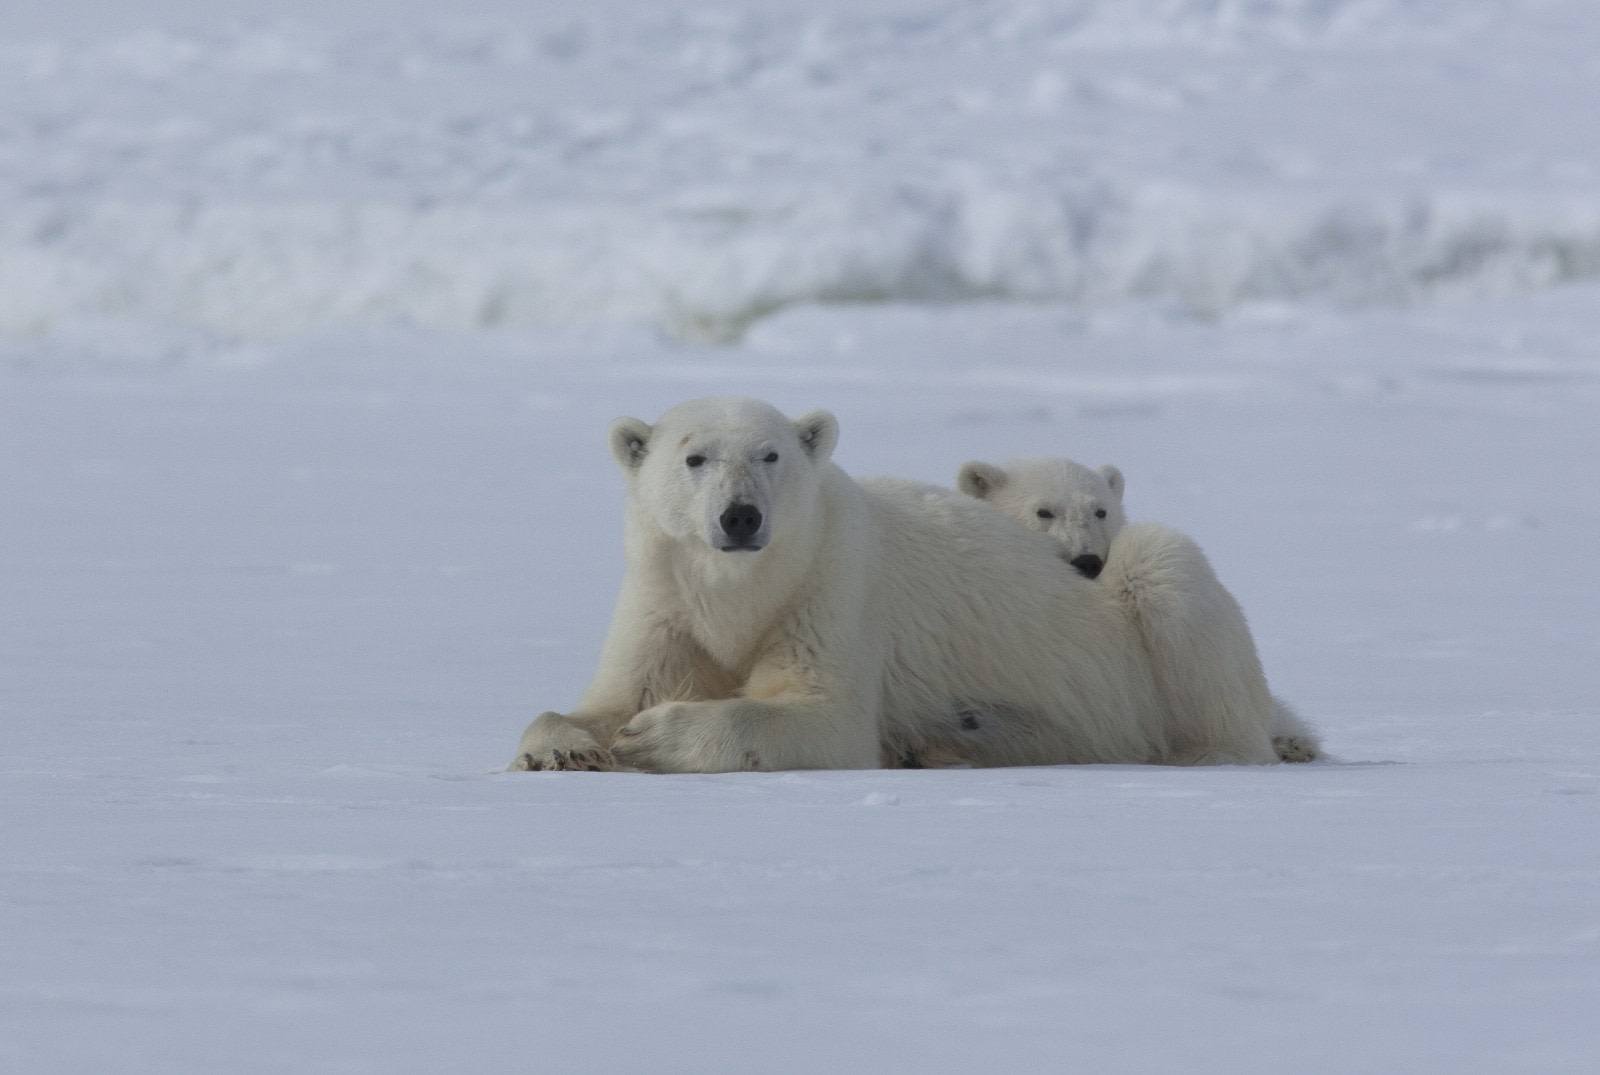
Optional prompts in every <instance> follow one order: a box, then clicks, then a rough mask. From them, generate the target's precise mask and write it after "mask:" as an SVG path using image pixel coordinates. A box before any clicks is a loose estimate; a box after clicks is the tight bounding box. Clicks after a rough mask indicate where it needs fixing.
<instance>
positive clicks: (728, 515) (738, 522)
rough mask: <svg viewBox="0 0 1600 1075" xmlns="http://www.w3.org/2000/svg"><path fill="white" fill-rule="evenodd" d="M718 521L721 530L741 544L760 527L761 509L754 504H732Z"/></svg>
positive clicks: (751, 536)
mask: <svg viewBox="0 0 1600 1075" xmlns="http://www.w3.org/2000/svg"><path fill="white" fill-rule="evenodd" d="M719 521H720V522H721V523H722V532H723V533H724V534H727V535H728V536H729V537H730V538H732V539H733V540H734V541H737V542H739V543H740V544H741V545H742V544H744V543H745V542H747V541H749V540H750V539H751V538H753V537H755V536H756V531H757V530H760V529H761V510H760V509H759V508H757V507H756V506H755V505H754V504H733V505H730V506H729V508H728V510H727V511H725V512H723V513H722V518H721V519H720V520H719Z"/></svg>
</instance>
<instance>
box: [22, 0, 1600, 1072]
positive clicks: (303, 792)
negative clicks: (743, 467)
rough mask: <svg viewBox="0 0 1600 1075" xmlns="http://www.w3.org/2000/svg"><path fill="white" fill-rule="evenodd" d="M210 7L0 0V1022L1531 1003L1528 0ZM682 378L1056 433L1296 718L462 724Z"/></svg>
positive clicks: (1322, 1019) (1590, 146)
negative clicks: (948, 758) (635, 442)
mask: <svg viewBox="0 0 1600 1075" xmlns="http://www.w3.org/2000/svg"><path fill="white" fill-rule="evenodd" d="M241 10H242V11H245V12H246V14H244V15H237V16H229V17H237V18H239V19H240V21H238V22H224V21H222V20H223V16H221V15H219V14H215V13H212V12H211V11H210V10H209V8H208V7H206V6H204V5H200V4H199V3H194V4H193V5H190V4H188V3H180V2H178V0H173V2H171V3H168V4H163V5H162V6H161V7H159V8H155V9H143V10H139V9H133V10H124V9H123V8H122V7H119V6H115V5H110V6H106V7H104V8H102V7H99V6H96V5H67V6H65V7H63V6H62V5H59V4H58V5H52V6H50V7H49V8H48V9H47V8H45V7H40V8H39V9H37V10H34V9H29V8H26V7H24V8H23V11H22V14H21V15H18V16H15V18H14V19H13V17H12V16H11V15H9V14H8V20H9V21H8V23H7V27H6V29H5V30H4V31H0V32H3V33H5V34H7V35H9V36H7V37H4V38H0V49H3V50H4V51H5V53H6V61H7V62H5V63H3V64H0V102H3V103H4V105H5V107H4V108H0V117H3V118H0V189H3V190H4V195H3V196H4V198H5V201H6V204H7V205H8V207H9V209H10V210H11V211H8V213H7V214H6V215H5V216H4V218H3V220H0V281H3V283H4V286H3V287H0V328H3V329H4V330H5V334H4V335H3V336H0V609H3V610H4V614H3V615H0V721H3V728H4V736H3V737H0V967H3V968H4V969H3V972H0V1068H4V1069H6V1070H17V1071H49V1072H76V1071H82V1072H99V1071H107V1070H117V1071H176V1070H197V1071H198V1070H217V1071H296V1072H301V1071H309V1072H316V1071H328V1072H348V1071H382V1072H389V1071H419V1072H420V1071H438V1070H486V1069H502V1070H516V1069H519V1068H529V1069H538V1070H543V1071H645V1070H649V1071H669V1072H670V1071H682V1072H704V1071H746V1070H760V1071H772V1072H790V1071H793V1072H802V1071H817V1070H850V1071H874V1072H898V1071H905V1072H918V1073H933V1072H961V1071H972V1070H977V1069H980V1068H981V1069H984V1070H997V1071H1040V1072H1044V1071H1063V1070H1080V1071H1215V1072H1230V1073H1231V1072H1250V1071H1281V1070H1285V1069H1290V1070H1297V1071H1375V1070H1417V1071H1440V1072H1467V1071H1481V1072H1503V1071H1573V1072H1577V1071H1588V1070H1590V1069H1591V1067H1592V1064H1593V1060H1594V1057H1595V1056H1596V1055H1597V1053H1600V1027H1597V1026H1596V1023H1595V1020H1594V1018H1593V1013H1594V1012H1595V1011H1596V1010H1597V1008H1600V725H1597V719H1596V718H1597V716H1600V671H1597V668H1600V568H1597V567H1596V566H1595V556H1594V551H1593V550H1594V547H1595V538H1594V535H1595V534H1596V533H1597V532H1600V476H1597V471H1600V434H1597V432H1596V428H1595V425H1596V416H1597V415H1600V348H1597V345H1596V343H1595V341H1596V340H1597V339H1600V283H1596V282H1585V281H1584V280H1583V279H1582V278H1583V277H1585V276H1592V275H1594V272H1593V269H1592V267H1590V268H1585V266H1588V265H1591V262H1589V261H1586V260H1585V259H1586V258H1592V256H1593V254H1592V251H1593V249H1594V246H1593V233H1592V230H1591V231H1585V228H1589V227H1591V225H1590V224H1587V223H1585V221H1591V222H1592V220H1593V219H1594V213H1595V209H1596V206H1597V205H1600V193H1597V187H1596V183H1595V177H1596V175H1597V174H1600V171H1597V167H1600V148H1597V146H1596V139H1595V136H1594V127H1593V120H1592V108H1590V107H1589V106H1590V105H1591V104H1592V102H1593V100H1595V99H1596V97H1595V90H1596V87H1597V85H1600V74H1597V68H1596V65H1595V61H1594V59H1593V57H1592V56H1591V55H1589V54H1588V53H1589V51H1590V50H1589V43H1590V42H1592V41H1593V40H1595V39H1596V30H1597V28H1600V27H1597V16H1596V15H1595V14H1594V12H1593V11H1592V10H1591V9H1590V7H1589V6H1588V5H1585V4H1579V3H1544V4H1540V3H1527V4H1506V5H1492V4H1484V5H1458V4H1442V3H1441V4H1428V3H1420V2H1418V3H1394V4H1379V3H1361V2H1349V3H1338V2H1321V3H1310V2H1306V3H1294V2H1290V0H1281V2H1276V3H1274V2H1257V3H1228V2H1219V3H1200V2H1184V0H1167V2H1155V0H1151V2H1149V3H1124V4H1116V3H1112V2H1110V0H1106V2H1105V3H1087V2H1083V3H1064V4H1057V5H1046V4H1025V3H1011V4H965V5H960V6H954V5H952V6H948V7H925V8H914V7H912V6H911V5H895V4H868V5H861V4H855V5H851V6H849V7H846V6H845V5H843V4H840V5H838V6H836V7H834V6H830V5H828V4H810V5H806V6H805V9H804V10H802V9H801V8H800V6H798V5H794V6H787V7H786V6H782V5H779V6H765V5H764V6H761V7H757V6H755V5H754V4H751V5H749V6H747V7H731V6H713V7H710V8H706V9H700V10H697V11H694V12H689V11H686V10H684V9H673V10H672V11H670V12H666V13H663V11H664V10H665V9H663V8H661V7H659V6H657V7H639V8H630V7H625V6H621V5H603V6H599V7H594V6H591V7H590V8H589V10H590V11H591V14H586V15H569V14H562V15H560V16H556V15H549V14H547V15H540V14H532V15H528V14H520V13H517V12H516V11H515V10H514V8H513V6H512V5H509V4H507V5H505V6H503V7H496V6H493V5H481V6H476V7H469V8H468V9H467V10H464V11H463V10H461V9H460V6H459V5H458V6H457V9H456V10H452V11H451V12H449V13H448V14H445V13H433V12H430V11H428V10H426V9H424V8H423V7H421V6H420V5H419V6H416V7H415V8H413V7H411V6H409V5H405V4H399V5H397V4H391V5H387V6H386V7H385V8H383V11H385V12H387V13H389V17H390V18H391V19H392V20H393V21H390V22H387V23H384V22H379V21H377V18H376V16H374V15H373V14H372V12H371V11H367V10H365V9H361V8H359V7H356V8H349V9H340V10H338V11H328V12H323V11H318V10H316V9H314V8H311V7H309V6H308V7H307V8H306V9H305V10H304V11H303V12H301V13H300V17H299V18H298V19H295V20H289V21H281V20H279V18H278V16H277V14H276V13H275V10H274V11H273V12H268V11H265V10H263V11H258V12H255V13H253V14H252V13H250V12H249V11H248V9H247V8H246V9H240V8H237V7H232V8H230V11H235V12H236V11H241ZM396 12H398V13H399V14H398V15H396V14H395V13H396ZM74 13H79V14H83V15H84V17H83V18H82V19H81V20H80V21H77V22H74V21H72V19H71V18H70V16H71V15H73V14H74ZM91 15H92V16H93V18H90V16H91ZM269 15H270V16H271V17H270V18H269V17H268V16H269ZM1051 72H1054V75H1053V76H1052V75H1051V74H1050V73H1051ZM1024 105H1025V106H1026V107H1023V106H1024ZM474 117H475V120H474V121H473V122H467V120H473V119H474ZM521 123H527V124H529V126H527V127H526V128H524V127H519V126H518V125H519V124H521ZM586 124H587V126H586ZM519 130H522V131H524V132H525V133H524V134H521V135H519V134H518V133H517V132H518V131H519ZM1152 192H1154V193H1152ZM875 199H876V200H875ZM941 199H944V200H943V201H941ZM1038 206H1045V207H1047V209H1048V207H1052V206H1053V207H1055V208H1054V209H1048V211H1045V210H1039V212H1037V213H1036V212H1035V209H1036V208H1037V207H1038ZM1396 206H1399V207H1401V208H1400V209H1398V210H1396V209H1394V207H1396ZM1442 206H1455V207H1463V206H1465V207H1472V208H1471V211H1470V212H1466V211H1465V210H1463V212H1462V214H1461V215H1452V214H1454V213H1455V210H1454V209H1451V210H1449V211H1445V210H1443V209H1441V208H1440V207H1442ZM686 207H687V208H686ZM708 207H709V208H708ZM1152 207H1154V208H1152ZM1407 207H1409V208H1407ZM1418 207H1421V209H1420V210H1418ZM1057 210H1059V212H1060V213H1061V214H1062V215H1060V216H1059V217H1056V216H1051V215H1050V214H1051V213H1053V212H1056V211H1057ZM1414 210H1417V211H1419V212H1420V213H1421V215H1420V216H1418V215H1415V214H1414V212H1413V211H1414ZM1391 212H1394V213H1397V214H1398V215H1394V216H1386V215H1385V214H1386V213H1391ZM697 213H699V214H702V215H698V216H697V215H696V214H697ZM675 214H677V215H675ZM719 214H720V215H719ZM1141 214H1146V215H1141ZM1149 214H1154V215H1149ZM1163 214H1165V215H1163ZM1474 214H1477V215H1474ZM1330 220H1332V221H1355V222H1357V223H1360V222H1363V221H1364V222H1366V223H1364V224H1361V226H1358V227H1352V228H1350V229H1347V230H1340V228H1338V227H1333V228H1332V229H1331V230H1330V228H1329V226H1328V223H1327V222H1328V221H1330ZM1385 221H1389V222H1390V223H1391V224H1393V223H1394V222H1399V223H1398V224H1395V226H1394V228H1393V229H1391V230H1388V231H1386V230H1385V228H1388V227H1389V225H1388V224H1384V223H1383V222H1385ZM1419 221H1420V223H1419ZM1463 221H1466V222H1467V223H1462V222H1463ZM1474 221H1476V223H1473V222H1474ZM1074 222H1075V223H1074ZM1373 222H1377V223H1376V224H1374V223H1373ZM1369 225H1370V226H1369ZM1380 225H1381V226H1380ZM1051 228H1057V230H1055V231H1052V230H1051ZM1075 229H1076V230H1075ZM1541 229H1542V230H1541ZM1068 236H1075V237H1076V238H1072V239H1070V240H1069V238H1067V237H1068ZM1308 236H1312V237H1315V238H1314V239H1307V238H1306V237H1308ZM1540 236H1543V238H1540ZM1473 237H1476V238H1473ZM1469 240H1470V241H1469ZM1030 244H1033V245H1031V246H1030ZM1586 244H1587V245H1586ZM1296 251H1298V252H1299V254H1296V253H1295V252H1296ZM1450 251H1454V252H1455V253H1449V252H1450ZM1530 251H1532V252H1536V253H1533V254H1530V253H1529V252H1530ZM1585 251H1589V253H1585ZM1447 255H1448V256H1447ZM1297 257H1298V258H1300V260H1296V258H1297ZM975 266H976V268H974V267H975ZM1285 266H1288V267H1290V268H1294V267H1295V266H1298V268H1295V270H1294V271H1293V272H1288V271H1287V270H1284V267H1285ZM1418 266H1424V268H1423V269H1419V268H1418ZM1427 266H1432V268H1427ZM1157 267H1158V268H1157ZM1280 270H1284V271H1280ZM1030 273H1035V274H1036V275H1029V274H1030ZM919 274H922V275H919ZM1569 278H1570V279H1569ZM1562 280H1566V281H1567V282H1566V283H1565V284H1564V286H1558V287H1553V288H1546V287H1545V285H1547V284H1553V283H1559V282H1560V281H1562ZM997 281H1000V283H997ZM1018 281H1023V282H1024V283H1026V282H1028V281H1032V283H1026V286H1024V283H1018ZM1041 281H1042V282H1041ZM674 289H676V290H674ZM1030 289H1031V290H1030ZM493 296H499V297H500V298H499V299H496V300H495V301H490V299H491V297H493ZM684 296H689V297H690V298H689V299H685V298H684ZM975 296H988V297H989V298H990V299H991V300H998V299H1010V300H1017V299H1024V298H1026V299H1030V300H1041V301H1034V302H1031V303H1024V302H1019V301H962V302H948V303H944V304H940V305H920V306H919V305H910V304H908V303H905V302H898V303H883V304H878V305H852V306H838V305H816V304H813V303H810V302H808V301H805V300H814V299H827V298H829V297H835V298H869V297H872V298H884V299H893V298H898V299H917V298H925V299H926V298H937V299H969V298H973V297H975ZM1042 300H1049V301H1042ZM1423 300H1426V301H1423ZM674 303H676V305H674ZM495 311H498V312H495ZM1195 311H1200V312H1202V313H1204V314H1206V316H1205V317H1204V318H1197V317H1196V316H1195ZM756 314H761V315H762V316H759V317H757V316H755V315H756ZM491 326H492V327H491ZM663 327H665V328H666V329H667V330H668V332H667V333H666V334H663V333H662V332H661V329H662V328H663ZM735 330H737V331H735ZM697 335H699V336H706V335H709V336H716V337H722V338H732V337H734V336H738V337H739V339H738V342H737V343H736V344H734V345H732V346H726V347H707V346H702V345H698V344H693V343H687V342H683V340H684V338H685V337H694V336H697ZM674 339H676V340H677V341H678V342H671V341H672V340H674ZM712 392H738V393H750V394H756V395H760V396H763V397H765V398H768V399H771V400H773V401H774V402H775V403H777V404H779V405H780V406H782V407H785V408H787V409H789V410H791V411H798V410H800V409H804V408H809V407H813V406H827V407H830V408H832V409H833V410H834V411H835V412H836V413H837V414H838V415H839V416H840V418H841V421H842V426H843V438H842V441H841V445H840V448H839V453H838V458H839V460H840V462H841V463H842V464H843V465H844V466H845V467H846V468H847V469H849V470H851V471H852V472H855V473H859V474H867V473H895V474H901V475H906V476H911V477H918V478H925V479H929V480H935V481H947V480H949V478H950V477H951V476H953V474H954V472H955V469H956V467H957V466H958V465H959V464H960V463H961V462H962V461H964V460H966V459H968V458H973V457H988V458H1002V457H1006V456H1013V455H1024V454H1035V453H1043V452H1061V453H1068V454H1072V455H1074V456H1077V457H1079V458H1082V459H1085V460H1086V461H1089V462H1102V461H1114V462H1116V463H1117V464H1119V465H1120V466H1122V467H1123V469H1124V470H1125V471H1126V472H1127V474H1128V475H1129V490H1128V501H1129V506H1130V513H1131V515H1132V516H1133V517H1135V518H1150V519H1160V520H1163V521H1166V522H1170V523H1173V524H1175V525H1178V526H1181V527H1183V528H1184V529H1186V530H1188V531H1190V532H1191V533H1193V534H1194V535H1195V536H1196V537H1197V538H1198V539H1199V540H1200V542H1201V543H1202V544H1203V545H1204V546H1205V547H1206V549H1207V550H1208V552H1209V553H1210V554H1211V557H1212V559H1213V562H1214V563H1215V564H1216V566H1217V568H1218V571H1219V573H1220V574H1221V576H1222V578H1223V579H1224V580H1225V581H1226V582H1227V583H1228V584H1229V585H1230V586H1231V587H1232V589H1233V590H1234V592H1235V593H1236V594H1237V595H1238V597H1239V598H1240V600H1241V602H1242V604H1243V605H1244V607H1245V608H1246V610H1247V611H1248V613H1249V614H1250V617H1251V622H1252V625H1253V627H1254V629H1255V632H1256V636H1257V640H1258V642H1259V643H1260V646H1261V649H1262V653H1263V657H1264V659H1265V662H1266V665H1267V668H1268V671H1269V673H1270V675H1271V678H1272V681H1273V686H1274V689H1275V690H1276V691H1277V692H1279V693H1280V694H1282V695H1284V696H1285V697H1287V698H1289V699H1291V700H1292V701H1293V702H1295V703H1296V704H1297V705H1298V706H1299V707H1300V708H1301V709H1302V710H1303V711H1304V712H1305V713H1306V715H1307V716H1308V717H1310V718H1311V719H1312V720H1313V721H1315V722H1316V723H1317V724H1318V725H1319V726H1320V727H1321V729H1322V730H1323V732H1324V734H1325V736H1326V739H1327V741H1328V745H1329V747H1330V749H1331V750H1332V752H1333V754H1334V755H1335V760H1333V761H1330V762H1327V763H1323V764H1316V765H1310V766H1280V767H1273V768H1270V769H1268V768H1252V769H1239V768H1217V769H1202V770H1176V769H1162V768H1154V767H1077V768H1049V769H1017V770H997V771H958V772H866V773H794V774H737V775H729V776H715V777H691V778H680V777H652V776H639V775H622V774H516V775H511V774H505V773H502V772H498V771H497V770H498V769H499V767H500V766H502V765H503V764H504V763H505V762H506V761H508V760H509V758H510V754H511V752H512V749H513V747H514V745H515V742H516V738H517V735H518V734H519V733H520V731H521V729H522V727H523V726H524V725H525V723H526V722H527V720H528V719H529V718H530V717H531V716H532V715H533V714H534V713H536V712H537V711H538V710H539V709H541V708H547V707H553V708H561V707H566V706H570V705H571V704H572V702H573V700H574V699H575V698H576V696H577V694H578V692H579V691H580V690H581V689H582V687H583V685H584V683H585V682H586V680H587V676H588V674H589V671H590V669H591V668H592V666H593V662H594V658H595V654H596V652H597V649H598V645H599V641H600V637H601V635H602V633H603V631H604V629H605V625H606V622H607V619H608V616H609V612H610V603H611V600H612V597H613V596H614V593H615V589H616V586H617V582H618V579H619V575H620V567H621V559H620V557H621V549H620V539H619V533H618V531H619V526H620V503H619V501H620V483H619V480H618V479H617V477H616V476H615V474H614V473H613V468H612V465H611V462H610V460H609V456H608V454H607V453H606V451H605V448H604V443H603V428H604V424H605V422H606V421H607V420H609V419H610V418H612V417H614V416H616V415H618V414H624V413H631V414H637V415H639V416H641V417H644V418H647V419H650V418H654V417H655V416H656V415H658V414H659V413H660V412H661V411H662V410H664V409H665V408H666V407H667V406H669V405H670V404H672V403H674V402H677V401H679V400H681V399H684V398H688V397H691V396H695V395H701V394H707V393H712Z"/></svg>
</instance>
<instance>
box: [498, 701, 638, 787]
mask: <svg viewBox="0 0 1600 1075" xmlns="http://www.w3.org/2000/svg"><path fill="white" fill-rule="evenodd" d="M616 767H617V763H616V759H614V758H613V757H612V756H611V751H610V750H608V749H606V747H605V746H604V745H603V744H601V743H600V742H598V741H597V740H596V738H595V737H594V735H592V734H591V733H590V732H589V730H588V729H587V728H585V727H582V726H581V725H580V724H579V723H578V722H577V721H575V720H573V718H571V717H567V716H564V715H562V714H560V713H541V714H539V718H538V719H537V720H535V721H534V722H533V723H532V724H530V725H528V730H527V731H525V732H523V733H522V740H521V742H519V743H518V744H517V756H516V758H515V759H514V760H513V761H512V762H511V764H510V765H508V766H506V769H507V770H508V771H509V772H513V773H538V772H551V771H556V772H563V771H564V772H583V771H588V772H601V771H609V770H612V769H615V768H616Z"/></svg>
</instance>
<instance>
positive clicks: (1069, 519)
mask: <svg viewBox="0 0 1600 1075" xmlns="http://www.w3.org/2000/svg"><path fill="white" fill-rule="evenodd" d="M956 487H957V488H958V489H960V490H961V491H962V492H963V493H966V494H967V495H968V496H975V497H977V498H978V499H979V500H987V501H988V502H989V503H991V504H993V505H994V506H995V507H997V508H999V509H1000V510H1001V511H1003V512H1005V513H1006V514H1007V515H1009V516H1011V517H1012V518H1013V519H1017V520H1018V521H1020V522H1021V523H1022V524H1023V525H1024V526H1027V527H1028V528H1029V529H1031V530H1037V531H1039V532H1040V533H1043V534H1049V535H1050V536H1051V537H1053V538H1055V540H1056V543H1057V544H1059V545H1060V546H1061V555H1062V558H1063V559H1065V560H1066V561H1067V562H1068V563H1070V564H1071V565H1072V566H1073V567H1075V568H1077V569H1078V570H1079V571H1080V572H1082V573H1083V574H1085V575H1087V576H1089V577H1090V578H1091V579H1092V578H1094V577H1095V576H1097V575H1099V574H1100V569H1101V568H1103V567H1105V565H1106V555H1107V553H1108V552H1110V550H1111V539H1112V538H1114V537H1116V536H1117V531H1119V530H1121V529H1122V528H1123V526H1125V525H1126V524H1127V522H1128V518H1127V516H1126V515H1124V514H1123V511H1122V489H1123V480H1122V471H1120V470H1118V469H1117V468H1116V467H1113V466H1110V465H1107V466H1103V467H1100V468H1099V469H1098V470H1090V469H1089V468H1088V467H1086V466H1082V465H1080V464H1078V463H1074V462H1073V461H1072V460H1070V459H1017V460H1013V461H1011V462H1009V463H1006V464H1005V465H1004V466H995V465H994V464H992V463H967V464H966V465H964V466H963V467H962V468H961V470H960V472H959V473H958V474H957V475H956Z"/></svg>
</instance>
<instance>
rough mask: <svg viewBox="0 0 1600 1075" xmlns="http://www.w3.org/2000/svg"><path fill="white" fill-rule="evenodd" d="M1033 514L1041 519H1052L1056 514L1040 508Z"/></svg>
mask: <svg viewBox="0 0 1600 1075" xmlns="http://www.w3.org/2000/svg"><path fill="white" fill-rule="evenodd" d="M1034 514H1035V515H1037V516H1038V517H1039V518H1041V519H1054V518H1055V517H1056V513H1055V512H1053V511H1051V510H1050V509H1049V508H1040V509H1039V510H1038V511H1036V512H1034Z"/></svg>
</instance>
